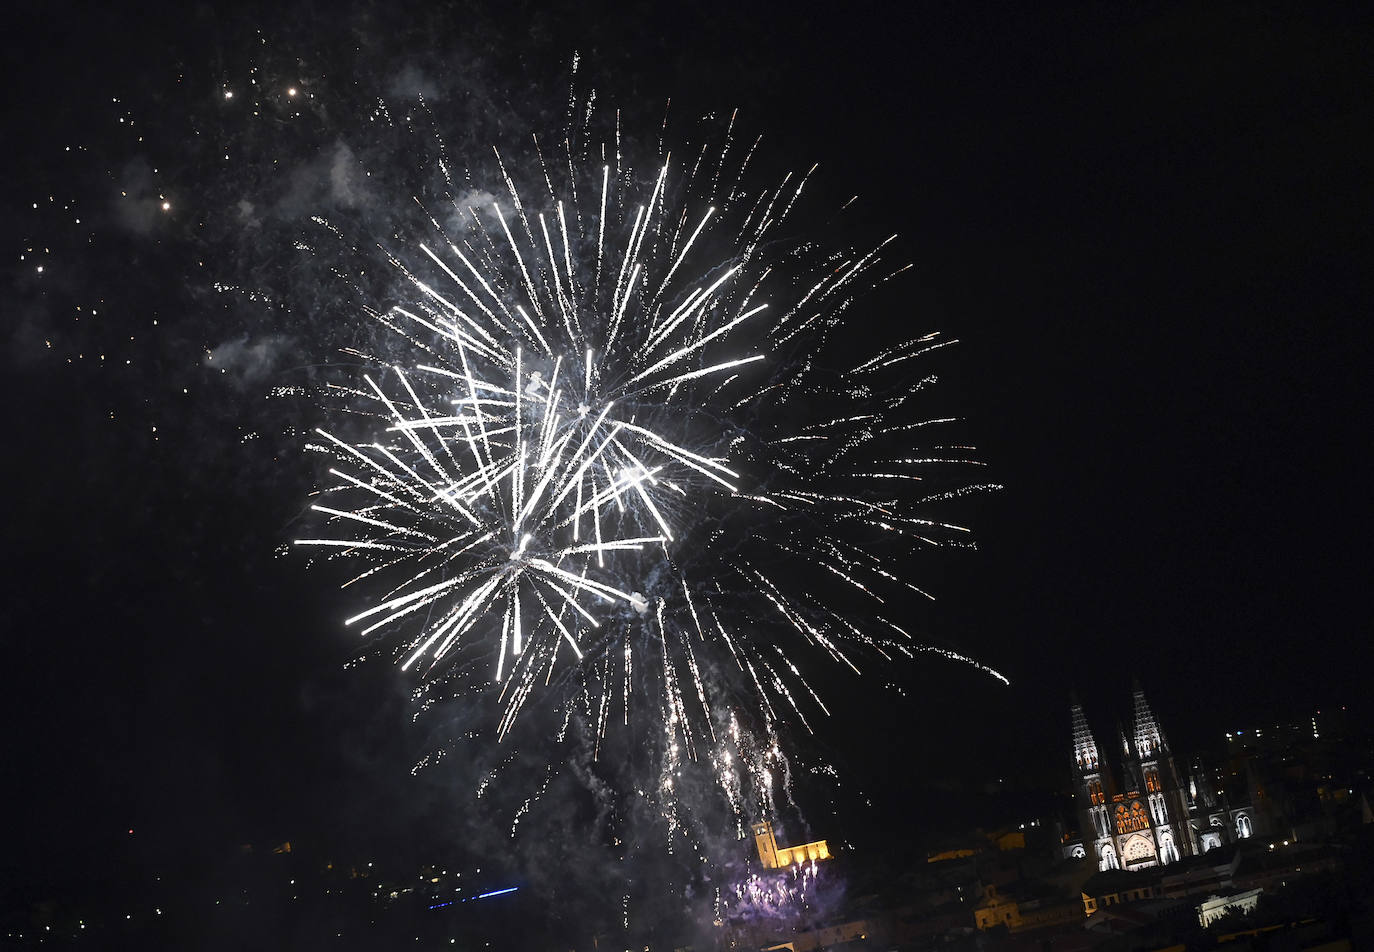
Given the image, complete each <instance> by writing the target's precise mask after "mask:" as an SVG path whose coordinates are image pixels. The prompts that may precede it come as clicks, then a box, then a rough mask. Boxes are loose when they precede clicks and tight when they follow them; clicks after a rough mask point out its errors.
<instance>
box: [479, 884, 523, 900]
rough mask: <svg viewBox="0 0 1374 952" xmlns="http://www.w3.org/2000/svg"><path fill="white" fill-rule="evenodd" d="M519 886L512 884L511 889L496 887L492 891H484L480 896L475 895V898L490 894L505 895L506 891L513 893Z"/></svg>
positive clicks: (483, 897)
mask: <svg viewBox="0 0 1374 952" xmlns="http://www.w3.org/2000/svg"><path fill="white" fill-rule="evenodd" d="M519 888H520V887H519V886H511V887H510V888H509V889H494V890H492V891H491V892H484V893H482V895H480V896H473V897H472V898H474V899H486V898H487V897H488V896H504V895H505V894H506V893H513V892H515V891H516V890H517V889H519Z"/></svg>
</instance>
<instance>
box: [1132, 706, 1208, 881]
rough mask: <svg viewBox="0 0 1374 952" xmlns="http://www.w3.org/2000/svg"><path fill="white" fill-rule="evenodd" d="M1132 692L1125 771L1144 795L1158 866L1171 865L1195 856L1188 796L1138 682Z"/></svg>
mask: <svg viewBox="0 0 1374 952" xmlns="http://www.w3.org/2000/svg"><path fill="white" fill-rule="evenodd" d="M1134 689H1135V690H1134V697H1133V699H1132V700H1133V706H1134V708H1135V711H1134V718H1133V724H1132V730H1131V741H1132V744H1131V747H1132V748H1133V749H1132V750H1131V751H1130V753H1128V755H1127V762H1126V770H1127V773H1128V774H1129V775H1130V776H1131V778H1132V780H1133V781H1134V785H1135V792H1136V793H1137V795H1139V794H1140V793H1143V794H1144V795H1145V800H1146V803H1147V805H1148V809H1149V813H1150V827H1151V829H1152V831H1153V833H1154V845H1155V852H1156V854H1157V856H1158V858H1159V862H1161V863H1166V864H1167V863H1172V862H1175V861H1177V860H1179V859H1182V858H1183V857H1184V856H1193V855H1195V854H1196V853H1197V852H1198V849H1197V844H1196V843H1195V842H1194V836H1193V830H1192V826H1191V825H1190V824H1189V822H1188V819H1189V817H1188V813H1189V811H1188V805H1189V803H1188V795H1187V791H1186V790H1185V789H1184V786H1183V778H1182V775H1181V774H1180V773H1179V771H1178V767H1177V765H1176V764H1175V763H1174V755H1173V752H1172V751H1171V750H1170V749H1169V739H1168V738H1167V737H1166V736H1165V735H1164V731H1163V729H1162V728H1161V727H1160V726H1159V722H1158V721H1157V720H1156V719H1155V715H1154V711H1152V710H1151V709H1150V704H1149V702H1148V701H1146V700H1145V692H1144V690H1142V689H1141V687H1140V684H1139V682H1137V683H1136V684H1135V685H1134ZM1129 783H1130V781H1128V784H1129Z"/></svg>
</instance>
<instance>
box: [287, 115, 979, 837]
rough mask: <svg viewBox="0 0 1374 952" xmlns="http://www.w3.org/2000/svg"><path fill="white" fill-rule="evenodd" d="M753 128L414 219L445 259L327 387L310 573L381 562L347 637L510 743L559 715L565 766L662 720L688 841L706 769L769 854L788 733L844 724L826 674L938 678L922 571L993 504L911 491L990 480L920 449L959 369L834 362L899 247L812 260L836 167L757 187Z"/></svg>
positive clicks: (458, 191)
mask: <svg viewBox="0 0 1374 952" xmlns="http://www.w3.org/2000/svg"><path fill="white" fill-rule="evenodd" d="M588 114H590V110H588ZM733 128H734V119H733V117H732V118H731V120H730V123H729V126H728V127H727V129H726V134H725V139H724V144H723V145H722V146H718V147H716V148H715V150H714V151H713V150H712V149H711V148H708V147H703V148H702V149H701V150H700V152H698V153H697V154H695V155H694V156H693V157H691V158H689V159H688V160H686V161H682V160H680V159H678V158H677V157H676V156H673V155H671V154H668V155H663V156H661V157H660V159H659V160H658V161H656V162H655V163H654V165H653V170H652V172H651V173H650V174H648V175H645V176H643V177H641V176H639V175H637V174H636V172H635V170H634V169H633V168H632V167H630V165H629V163H628V161H627V160H626V159H625V158H624V156H623V154H622V146H621V143H620V140H619V130H618V129H617V130H616V139H615V140H614V142H613V143H611V144H608V145H604V146H601V147H600V149H599V150H598V149H597V148H595V147H593V146H592V145H590V144H589V143H588V141H587V138H586V135H585V132H586V128H585V126H584V128H583V130H582V132H583V133H584V135H583V136H581V137H579V136H575V135H569V136H567V137H566V138H565V140H564V142H563V144H562V147H561V150H560V153H561V154H558V155H557V156H556V157H554V158H553V159H552V161H549V160H548V159H546V157H545V154H544V152H543V151H542V150H540V149H539V147H538V144H537V143H536V146H535V151H534V155H533V158H532V160H531V161H530V162H527V163H517V164H514V165H511V164H508V163H507V162H506V161H505V160H504V159H503V158H502V157H501V156H500V154H499V153H498V154H497V155H496V160H495V165H494V170H495V171H494V177H495V180H496V181H497V182H499V186H498V187H497V188H496V189H494V190H493V191H481V190H477V189H473V188H471V187H467V188H464V187H460V186H459V185H458V184H457V183H456V182H455V176H454V174H453V172H452V170H451V168H450V165H449V161H448V159H447V158H443V159H441V160H440V161H439V163H438V165H439V170H440V172H441V174H442V179H443V182H444V187H443V189H442V197H441V198H440V199H439V200H438V201H437V202H435V201H433V200H432V199H431V200H422V199H421V198H420V197H418V196H417V197H416V198H415V202H416V204H417V205H418V207H419V208H420V211H421V215H422V217H423V220H424V222H425V225H424V228H423V231H424V234H423V235H421V236H420V237H418V238H416V239H415V240H414V241H405V242H401V243H396V242H389V243H386V244H384V245H383V246H382V247H383V251H384V254H385V256H386V259H387V261H388V263H389V266H390V268H391V269H392V273H393V274H394V275H395V276H396V277H397V279H398V280H397V285H398V286H399V287H400V288H401V290H400V291H398V292H397V293H396V298H397V301H396V303H392V304H390V305H387V306H378V305H375V304H371V303H364V304H363V305H362V310H363V313H364V314H365V315H366V317H367V318H368V319H369V320H370V321H371V322H375V326H376V327H378V328H380V329H381V330H382V333H381V335H380V338H381V341H380V342H376V343H372V344H360V345H358V346H356V347H352V348H350V349H349V353H350V357H351V359H352V361H353V364H354V365H355V366H356V367H358V374H357V376H356V377H352V378H348V379H342V380H337V381H334V382H332V383H330V385H329V392H330V394H331V397H332V398H333V399H334V405H335V406H337V407H338V408H339V411H338V415H337V418H336V420H335V424H331V425H330V426H329V427H324V428H320V429H319V430H318V431H317V435H318V439H316V440H314V441H313V442H312V444H311V447H312V448H313V449H315V450H317V451H320V452H322V453H325V454H328V455H329V456H330V457H331V458H332V460H333V465H332V466H330V467H329V469H328V480H327V482H326V483H325V484H324V485H323V486H322V487H321V489H320V492H319V494H318V499H317V501H316V502H315V503H314V505H313V506H312V508H313V510H314V511H315V512H316V514H317V516H318V517H319V525H320V530H319V532H318V533H317V534H315V535H313V536H311V537H309V538H301V539H298V540H297V543H296V544H297V545H300V546H303V547H308V548H311V549H322V550H325V551H326V552H328V553H329V554H330V555H331V557H334V558H347V559H350V560H352V561H353V562H355V563H356V564H357V571H356V573H355V574H353V575H352V577H351V578H350V579H349V580H348V581H347V582H346V583H345V589H346V590H350V591H352V590H355V588H356V589H361V590H363V592H364V593H365V594H363V595H362V596H361V598H362V599H363V600H364V602H365V605H364V607H362V608H361V610H360V611H358V612H356V613H355V614H353V615H352V617H349V618H348V619H347V622H346V624H347V625H348V626H350V627H352V628H356V629H357V630H358V631H359V632H360V633H361V634H362V635H364V636H369V637H373V638H378V637H381V638H385V639H386V641H385V643H386V644H389V645H392V646H394V648H395V653H396V659H397V662H398V663H399V664H400V666H401V667H402V668H403V669H405V670H406V671H408V672H416V673H417V674H418V675H420V676H422V679H424V678H428V679H431V683H432V682H433V679H438V680H440V681H442V682H443V683H444V684H446V685H448V686H454V685H457V687H455V688H454V689H455V690H461V691H463V692H466V693H467V694H468V695H470V696H472V697H474V698H480V699H487V700H489V699H495V700H494V704H495V712H494V715H493V720H494V733H495V735H496V736H497V737H498V738H507V737H508V736H509V735H510V733H511V731H512V730H513V729H514V727H515V725H516V724H517V722H518V720H519V718H520V715H521V712H522V711H523V710H525V709H526V708H527V706H528V705H529V704H530V703H531V701H532V699H535V698H551V699H552V701H553V703H554V704H555V706H556V707H557V709H558V710H560V711H561V712H562V715H561V724H562V728H561V729H560V730H559V732H558V733H559V737H560V738H561V737H562V736H563V734H564V733H566V732H567V731H568V730H569V729H570V725H571V724H573V723H574V722H576V723H578V724H584V725H586V728H587V730H589V731H590V733H591V736H592V737H593V738H594V756H596V755H597V754H598V753H599V751H600V749H601V742H602V740H603V739H604V738H605V737H606V735H607V732H608V731H609V730H611V729H612V727H613V726H614V725H617V724H619V725H621V726H622V727H625V728H627V729H631V725H632V721H634V720H635V719H637V718H639V717H646V718H648V721H647V723H648V724H649V725H651V729H650V733H652V734H655V735H656V736H657V737H658V738H659V740H660V741H661V743H660V744H658V746H657V749H658V750H659V751H660V757H659V769H658V773H659V780H658V790H657V791H656V792H655V796H656V798H657V799H658V800H659V801H660V802H661V803H663V804H664V814H665V816H666V818H667V821H668V824H669V828H670V831H671V830H672V829H674V828H675V827H676V826H677V824H678V819H677V813H676V811H677V810H678V808H679V807H678V798H677V797H676V795H675V792H674V785H675V783H677V782H678V778H679V777H680V776H681V768H682V766H683V763H684V761H693V762H697V763H699V764H703V765H706V766H707V769H708V770H709V771H710V773H711V774H712V775H713V776H714V777H715V779H716V783H717V786H718V788H719V789H720V790H721V791H722V792H723V793H724V795H725V797H726V799H727V800H728V801H729V802H730V803H731V805H732V807H733V808H734V812H735V814H736V817H737V818H738V825H739V828H740V830H741V831H742V829H743V823H744V822H745V821H746V820H747V816H748V815H750V814H754V813H756V812H757V811H759V810H764V811H767V810H768V809H770V808H771V806H772V804H771V796H772V795H771V791H772V789H773V788H774V786H775V784H776V782H777V777H775V773H783V774H785V772H786V768H785V765H783V766H781V767H780V766H779V765H780V762H781V761H782V760H783V759H784V758H783V757H782V754H781V751H780V750H779V745H778V741H777V731H778V726H779V725H780V724H781V723H783V722H792V723H798V724H800V725H802V726H804V727H805V728H806V729H808V730H809V729H811V727H812V720H813V719H814V718H815V716H816V714H817V713H825V712H827V708H826V704H825V702H824V700H823V699H822V696H821V691H820V690H819V688H818V686H817V685H816V684H815V683H814V680H813V677H812V676H811V675H810V674H809V673H808V672H810V671H813V670H814V666H813V662H812V661H811V656H812V655H815V656H819V657H823V658H828V659H829V660H830V661H833V662H835V663H838V664H840V665H842V666H845V667H847V668H848V669H851V670H852V671H854V672H859V671H860V670H861V666H863V665H866V664H870V663H876V664H884V663H887V662H888V661H891V660H893V659H894V658H895V657H896V656H898V655H905V656H908V657H910V656H913V655H914V654H915V653H916V652H918V651H923V650H930V649H928V648H927V647H926V646H922V645H919V644H917V643H915V641H914V639H913V638H912V636H911V634H910V633H909V632H908V631H907V630H905V628H904V627H903V625H902V624H901V623H900V615H898V613H899V612H900V611H901V605H902V599H903V598H904V597H907V596H906V595H905V593H908V592H911V593H917V594H919V595H921V596H924V595H925V593H924V592H922V591H921V589H919V588H918V587H917V586H916V585H915V584H914V583H912V582H911V581H909V580H907V579H906V578H904V576H903V563H904V562H905V560H906V557H907V556H908V555H909V554H910V552H911V551H912V550H914V549H919V548H925V547H932V546H940V545H944V544H948V543H951V542H954V543H957V544H963V543H962V540H963V539H964V538H965V537H966V532H967V530H966V529H964V528H963V527H961V526H959V525H956V524H954V523H952V522H949V521H947V520H946V519H944V518H941V517H939V516H938V515H933V514H931V513H933V512H939V511H942V510H943V504H944V503H945V501H946V500H949V499H952V498H954V497H957V496H959V495H962V494H963V493H966V492H970V491H976V490H980V489H985V488H988V487H986V486H982V485H972V484H969V483H967V482H962V481H960V482H957V484H956V486H955V488H949V487H948V486H947V485H946V486H944V488H941V489H939V490H937V491H935V492H932V493H928V494H926V495H925V496H916V495H914V494H913V493H911V492H910V491H909V489H908V488H907V487H909V486H911V485H913V484H916V483H918V482H919V481H920V480H922V479H923V478H925V477H926V475H927V474H928V473H929V472H930V471H932V470H933V469H935V468H937V467H953V466H976V465H978V463H977V461H976V460H975V459H974V458H973V457H972V448H971V447H967V446H961V445H936V446H933V447H932V446H924V447H922V448H920V449H918V448H917V446H916V445H915V438H916V437H918V436H921V435H923V434H924V433H927V432H938V431H939V430H940V428H941V426H942V425H943V424H948V423H951V422H953V421H952V420H949V419H920V418H916V417H913V415H912V412H911V405H912V402H913V401H912V397H913V396H914V395H915V394H917V393H918V392H919V391H920V390H922V389H923V388H925V387H926V386H927V385H928V384H930V383H933V381H934V378H933V377H932V376H925V377H916V378H914V379H913V376H914V375H912V374H910V373H909V372H908V368H909V367H912V366H915V365H917V364H918V362H919V361H921V360H922V359H923V358H925V357H926V355H928V354H930V353H931V352H933V351H935V350H938V349H940V348H942V347H944V346H946V345H947V344H948V343H951V342H950V341H948V340H946V339H945V338H943V337H941V336H940V335H938V334H933V333H931V334H921V335H918V336H915V337H912V338H910V339H907V340H903V341H901V342H899V343H896V344H895V345H893V346H888V347H885V348H883V349H881V350H880V351H879V352H877V353H871V352H870V353H867V354H865V355H864V356H863V357H862V358H859V359H853V358H852V357H848V358H847V357H846V356H845V355H846V353H852V351H853V342H852V341H846V342H845V343H844V346H840V347H834V346H832V345H833V343H834V340H833V339H834V338H835V337H836V334H835V332H836V330H837V329H842V328H845V327H846V325H845V323H844V320H843V315H844V313H845V312H846V310H847V309H848V308H849V306H850V305H851V303H852V302H853V301H854V300H855V297H856V295H858V294H860V293H861V292H863V291H864V290H866V289H868V288H871V287H872V286H873V285H875V284H878V283H880V282H882V281H886V280H887V279H888V278H890V277H892V276H894V275H895V274H897V273H899V272H900V271H902V270H905V269H904V268H901V267H897V268H893V267H892V266H891V265H889V264H888V263H887V262H886V260H885V258H884V253H885V251H886V250H887V249H888V248H889V246H890V244H891V242H892V238H891V237H889V238H886V239H883V240H881V241H876V242H874V243H872V244H870V245H868V246H863V247H859V248H830V249H824V248H821V247H819V246H818V245H817V244H816V243H813V242H810V241H806V240H804V239H802V238H798V237H797V235H796V233H795V230H794V229H793V227H792V225H791V216H792V213H793V210H794V207H795V206H796V205H797V203H798V200H799V199H800V197H801V196H802V193H803V191H804V189H805V188H806V186H807V183H808V181H809V177H810V175H811V171H814V167H813V169H812V170H811V171H809V172H807V173H806V174H804V175H800V176H798V175H792V174H787V175H785V176H782V178H781V180H780V181H774V182H772V183H771V184H768V185H766V186H762V187H755V186H751V185H749V184H748V182H749V177H748V175H747V174H746V173H747V172H748V170H749V165H750V162H751V160H752V158H753V156H754V154H755V147H756V146H757V144H758V143H757V141H756V142H755V143H754V147H751V148H749V149H747V150H744V151H743V154H742V155H740V154H739V152H738V150H732V145H733ZM598 151H599V153H600V155H599V156H597V152H598ZM736 156H738V157H736ZM522 171H523V172H524V173H525V179H528V180H527V181H526V180H524V179H522V177H521V174H520V173H521V172H522ZM317 223H318V225H319V226H320V227H321V228H323V229H326V230H327V231H328V232H329V233H330V234H332V235H333V236H334V238H336V239H340V240H342V239H343V238H344V235H343V231H342V230H341V229H340V228H338V227H337V226H336V225H334V224H333V223H331V222H329V221H326V220H324V219H318V220H317ZM398 352H400V353H402V354H404V355H405V359H397V358H396V357H395V355H396V354H397V353H398ZM837 360H847V361H848V362H847V364H843V365H840V366H838V368H837V364H836V361H837ZM893 616H897V617H896V619H894V617H893ZM944 653H945V655H946V656H947V657H952V658H956V659H958V660H961V661H965V662H968V663H971V664H975V665H976V664H977V662H973V661H971V660H970V659H967V658H965V657H964V656H962V655H959V654H957V653H953V652H944ZM978 666H979V667H982V666H981V665H978ZM985 670H989V671H990V669H985ZM992 673H994V674H995V672H992ZM526 806H528V803H527V805H526ZM516 822H517V823H518V822H519V817H517V818H516Z"/></svg>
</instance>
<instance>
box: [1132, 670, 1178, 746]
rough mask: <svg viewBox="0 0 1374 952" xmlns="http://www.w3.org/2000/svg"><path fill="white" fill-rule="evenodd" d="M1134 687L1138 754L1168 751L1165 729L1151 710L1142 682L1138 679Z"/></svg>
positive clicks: (1135, 733) (1135, 732) (1135, 731)
mask: <svg viewBox="0 0 1374 952" xmlns="http://www.w3.org/2000/svg"><path fill="white" fill-rule="evenodd" d="M1132 687H1133V688H1134V690H1135V724H1134V735H1135V750H1136V756H1138V757H1148V756H1151V755H1154V754H1158V753H1160V752H1164V753H1168V751H1169V741H1168V740H1167V739H1166V738H1165V736H1164V731H1162V730H1160V727H1159V722H1157V721H1156V720H1155V714H1154V711H1152V710H1150V704H1149V702H1148V701H1146V700H1145V691H1144V690H1143V689H1142V688H1141V687H1140V682H1139V681H1136V682H1135V683H1134V684H1133V685H1132Z"/></svg>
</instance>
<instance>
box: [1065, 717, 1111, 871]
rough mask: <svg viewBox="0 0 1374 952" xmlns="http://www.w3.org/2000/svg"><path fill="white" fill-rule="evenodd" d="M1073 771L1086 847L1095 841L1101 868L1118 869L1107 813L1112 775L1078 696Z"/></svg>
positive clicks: (1074, 718) (1094, 853) (1095, 856)
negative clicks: (1103, 759) (1102, 757)
mask: <svg viewBox="0 0 1374 952" xmlns="http://www.w3.org/2000/svg"><path fill="white" fill-rule="evenodd" d="M1073 771H1074V788H1075V795H1076V796H1077V797H1078V822H1079V826H1080V827H1081V829H1082V835H1083V843H1084V846H1085V847H1086V846H1087V844H1092V855H1093V857H1094V858H1095V859H1096V860H1097V863H1098V868H1099V869H1119V868H1120V863H1119V862H1118V861H1117V854H1116V845H1115V843H1114V842H1113V841H1112V830H1111V822H1110V818H1109V816H1108V813H1107V795H1108V794H1109V793H1111V792H1112V790H1111V786H1112V785H1111V778H1110V776H1109V775H1108V773H1107V765H1106V764H1105V763H1104V762H1103V761H1102V759H1101V758H1100V757H1099V756H1098V752H1097V740H1096V738H1094V737H1093V733H1092V730H1091V729H1090V728H1089V727H1088V718H1087V715H1085V714H1084V713H1083V705H1081V704H1079V703H1078V701H1077V699H1075V700H1074V702H1073ZM1085 853H1086V849H1085Z"/></svg>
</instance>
